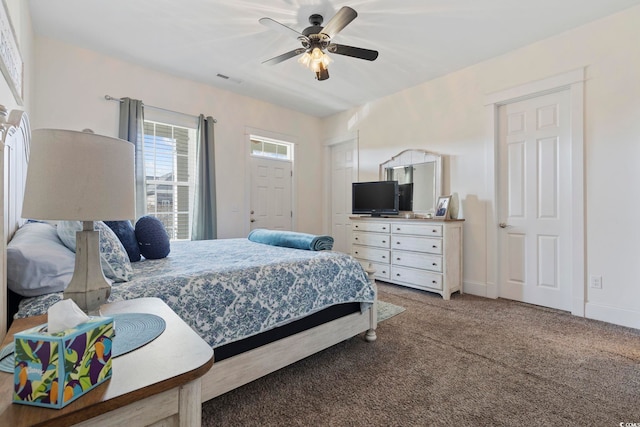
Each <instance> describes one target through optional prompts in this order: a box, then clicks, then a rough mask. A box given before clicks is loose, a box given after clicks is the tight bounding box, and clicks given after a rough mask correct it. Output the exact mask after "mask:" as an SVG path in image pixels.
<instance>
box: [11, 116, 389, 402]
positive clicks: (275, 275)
mask: <svg viewBox="0 0 640 427" xmlns="http://www.w3.org/2000/svg"><path fill="white" fill-rule="evenodd" d="M28 142H29V123H28V118H27V116H26V114H25V115H24V116H23V120H22V123H21V126H20V128H19V129H18V132H16V133H15V135H14V136H13V137H12V138H11V141H10V144H8V145H7V146H4V147H2V148H3V151H4V165H3V166H4V171H3V174H2V176H3V177H4V180H5V185H4V186H0V188H2V187H4V189H5V194H4V196H3V204H4V206H3V208H4V209H3V212H4V215H5V217H4V218H3V223H4V227H3V232H4V236H3V237H4V238H3V244H6V242H8V241H9V240H10V239H11V238H12V236H13V235H14V234H15V233H16V231H17V230H19V229H21V228H22V229H24V227H26V226H28V225H30V224H26V225H24V224H25V220H24V219H22V218H20V215H19V212H20V206H21V204H22V192H23V188H24V176H25V174H26V162H27V159H28ZM9 147H10V148H9ZM5 254H6V246H5V251H4V253H3V257H2V258H1V260H2V261H0V266H1V267H2V268H1V270H2V277H3V284H2V287H1V290H0V303H1V304H2V305H3V306H4V307H6V305H7V286H6V255H5ZM202 260H205V261H207V262H205V263H203V262H202ZM132 267H133V278H132V280H129V281H126V282H121V283H114V284H113V287H112V293H111V297H110V301H117V300H123V299H131V298H136V297H145V296H155V297H159V298H161V299H163V300H164V301H165V302H166V303H167V304H168V305H169V306H170V307H171V308H172V309H173V310H174V311H175V312H176V313H177V314H178V315H180V316H181V317H182V318H183V320H185V322H186V323H187V324H189V325H190V326H191V327H192V328H193V329H194V330H196V332H198V334H199V335H200V336H201V337H202V338H203V339H204V340H205V341H207V342H208V343H209V344H210V345H211V346H212V347H213V349H214V360H215V362H214V365H213V367H212V368H211V369H210V370H209V372H208V373H207V374H205V376H204V377H203V378H202V400H203V401H206V400H209V399H212V398H214V397H216V396H219V395H221V394H223V393H226V392H227V391H229V390H232V389H234V388H237V387H239V386H241V385H243V384H246V383H248V382H250V381H253V380H254V379H257V378H259V377H261V376H263V375H266V374H268V373H270V372H273V371H275V370H277V369H280V368H282V367H284V366H287V365H289V364H291V363H294V362H296V361H298V360H301V359H303V358H305V357H307V356H309V355H311V354H314V353H316V352H318V351H321V350H323V349H325V348H327V347H330V346H332V345H334V344H337V343H339V342H341V341H343V340H346V339H349V338H352V337H354V336H356V335H359V334H363V337H364V339H365V340H367V341H374V340H375V339H376V332H375V330H376V321H377V320H376V308H377V304H376V287H375V282H374V280H373V275H372V273H371V272H367V273H365V272H364V270H363V269H362V267H361V266H360V264H359V263H358V262H357V261H356V260H355V259H353V258H352V257H350V256H348V255H345V254H340V253H337V252H331V251H319V252H316V251H305V250H299V249H290V248H282V247H276V246H270V245H264V244H261V243H254V242H251V241H249V240H248V239H245V238H241V239H223V240H214V241H198V242H172V244H171V253H170V255H169V256H168V257H167V258H164V259H161V260H144V261H141V262H138V263H132ZM232 283H236V284H239V286H238V285H232ZM61 297H62V293H50V294H46V295H43V296H38V297H34V298H26V299H24V300H23V301H22V302H21V304H20V310H19V312H18V314H17V316H18V317H20V316H27V315H35V314H40V313H43V312H45V311H46V308H48V306H50V305H51V304H53V303H54V302H56V301H57V300H59V299H61ZM4 319H5V316H2V319H0V334H1V335H2V336H4V334H5V332H6V328H7V325H6V322H5V320H4ZM245 319H250V322H248V323H246V322H241V320H245Z"/></svg>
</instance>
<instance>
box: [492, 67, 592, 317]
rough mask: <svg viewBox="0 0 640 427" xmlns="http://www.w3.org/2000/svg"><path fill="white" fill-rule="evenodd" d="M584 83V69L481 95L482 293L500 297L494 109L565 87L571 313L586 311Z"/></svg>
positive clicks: (579, 313) (579, 314)
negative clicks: (485, 132) (487, 134)
mask: <svg viewBox="0 0 640 427" xmlns="http://www.w3.org/2000/svg"><path fill="white" fill-rule="evenodd" d="M584 81H585V68H584V67H582V68H578V69H575V70H571V71H567V72H565V73H562V74H558V75H555V76H551V77H548V78H545V79H542V80H537V81H533V82H529V83H525V84H522V85H518V86H516V87H512V88H509V89H505V90H501V91H498V92H494V93H491V94H488V95H486V96H485V103H484V104H485V111H486V120H487V123H488V125H489V126H490V129H491V138H489V139H488V140H487V143H486V146H485V153H486V164H487V168H486V173H487V176H486V182H487V193H488V198H489V200H490V202H489V203H487V205H486V206H487V210H488V211H487V212H486V215H485V218H486V230H487V235H486V244H487V247H486V253H487V266H486V268H487V277H486V288H485V296H486V297H489V298H497V297H498V295H499V289H498V286H499V283H500V277H499V271H500V270H499V268H498V267H499V262H500V256H499V246H498V237H499V234H498V233H499V227H498V223H499V218H498V213H499V209H498V206H499V203H500V200H499V195H498V187H497V185H498V180H497V177H498V168H499V166H500V165H499V161H498V158H497V156H498V143H499V128H498V108H499V107H500V106H501V105H505V104H510V103H512V102H518V101H522V100H525V99H529V98H534V97H538V96H541V95H546V94H548V93H554V92H559V91H563V90H569V94H570V95H569V96H570V106H569V111H570V115H571V125H570V126H571V130H570V132H571V159H570V164H571V173H570V175H571V203H572V206H573V207H574V208H573V209H572V217H571V221H572V226H571V234H572V236H571V237H572V243H573V248H572V268H571V294H572V296H571V298H572V304H571V313H572V314H574V315H576V316H582V317H584V315H585V301H586V292H587V288H586V282H585V277H586V272H585V260H586V252H585V236H586V229H585V221H584V217H585V207H584V200H585V197H584Z"/></svg>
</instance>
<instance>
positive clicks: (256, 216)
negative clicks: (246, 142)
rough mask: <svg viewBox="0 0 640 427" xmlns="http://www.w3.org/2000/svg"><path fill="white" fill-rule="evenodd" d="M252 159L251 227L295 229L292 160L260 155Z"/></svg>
mask: <svg viewBox="0 0 640 427" xmlns="http://www.w3.org/2000/svg"><path fill="white" fill-rule="evenodd" d="M250 162H251V206H250V209H251V212H250V213H251V215H250V221H251V226H250V228H251V230H253V229H255V228H268V229H271V230H291V229H292V222H293V218H292V216H293V215H292V206H291V183H292V180H293V178H292V174H291V162H289V161H284V160H272V159H267V158H263V157H256V156H251V160H250Z"/></svg>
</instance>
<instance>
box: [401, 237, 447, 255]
mask: <svg viewBox="0 0 640 427" xmlns="http://www.w3.org/2000/svg"><path fill="white" fill-rule="evenodd" d="M391 249H393V250H395V249H400V250H404V251H416V252H427V253H431V254H442V239H430V238H428V237H412V236H391Z"/></svg>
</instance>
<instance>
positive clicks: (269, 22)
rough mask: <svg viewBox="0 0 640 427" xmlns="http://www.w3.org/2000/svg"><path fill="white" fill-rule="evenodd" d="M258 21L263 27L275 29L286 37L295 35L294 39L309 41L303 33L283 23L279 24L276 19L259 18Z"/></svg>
mask: <svg viewBox="0 0 640 427" xmlns="http://www.w3.org/2000/svg"><path fill="white" fill-rule="evenodd" d="M258 22H260V23H261V24H262V25H264V26H265V27H267V28H271V29H272V30H275V31H277V32H279V33H280V34H283V35H285V36H287V37H295V38H296V39H298V40H300V41H302V40H307V41H309V38H308V37H307V36H305V35H304V34H302V33H299V32H297V31H296V30H294V29H293V28H290V27H287V26H286V25H284V24H281V23H279V22H278V21H274V20H273V19H271V18H260V19H259V20H258Z"/></svg>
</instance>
